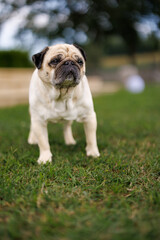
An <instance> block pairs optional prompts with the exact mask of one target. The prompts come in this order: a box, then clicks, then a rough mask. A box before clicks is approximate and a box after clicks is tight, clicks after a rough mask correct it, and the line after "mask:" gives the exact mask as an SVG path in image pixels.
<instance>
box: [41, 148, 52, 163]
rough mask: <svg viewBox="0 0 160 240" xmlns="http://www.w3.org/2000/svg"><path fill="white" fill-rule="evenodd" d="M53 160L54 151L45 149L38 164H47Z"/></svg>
mask: <svg viewBox="0 0 160 240" xmlns="http://www.w3.org/2000/svg"><path fill="white" fill-rule="evenodd" d="M51 161H52V153H51V152H50V151H44V152H43V153H41V155H40V156H39V158H38V161H37V162H38V164H45V163H47V162H51Z"/></svg>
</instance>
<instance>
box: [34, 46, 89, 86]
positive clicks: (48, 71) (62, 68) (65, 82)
mask: <svg viewBox="0 0 160 240" xmlns="http://www.w3.org/2000/svg"><path fill="white" fill-rule="evenodd" d="M32 59H33V61H34V63H35V65H36V67H37V68H38V69H39V71H38V74H39V77H40V78H41V80H42V81H44V82H47V83H51V84H52V85H53V86H55V88H57V89H60V88H69V87H74V86H76V85H77V84H78V83H79V82H80V80H81V79H82V77H83V76H84V74H85V60H86V58H85V53H84V51H83V50H82V49H81V48H79V47H77V46H74V45H69V44H58V45H55V46H51V47H47V48H45V49H44V50H43V51H42V52H40V53H38V54H35V55H34V56H33V58H32Z"/></svg>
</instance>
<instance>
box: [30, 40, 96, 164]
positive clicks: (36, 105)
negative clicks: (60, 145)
mask: <svg viewBox="0 0 160 240" xmlns="http://www.w3.org/2000/svg"><path fill="white" fill-rule="evenodd" d="M32 60H33V62H34V64H35V66H36V69H35V71H34V73H33V75H32V78H31V82H30V88H29V106H30V107H29V110H30V116H31V126H30V133H29V137H28V143H29V144H38V146H39V151H40V154H39V158H38V163H39V164H45V163H47V162H51V161H52V153H51V151H50V145H49V140H48V131H47V123H48V122H53V123H56V122H59V121H62V122H63V123H64V141H65V144H67V145H70V144H76V141H75V140H74V138H73V135H72V129H71V125H72V122H73V121H74V120H76V121H77V122H82V123H83V124H84V131H85V135H86V154H87V156H92V157H99V156H100V154H99V150H98V147H97V140H96V128H97V120H96V113H95V111H94V106H93V100H92V96H91V92H90V88H89V85H88V81H87V77H86V75H85V71H86V70H85V62H86V55H85V52H84V51H83V49H82V48H80V47H78V46H76V45H70V44H57V45H54V46H50V47H46V48H45V49H43V50H42V51H41V52H39V53H37V54H35V55H33V56H32Z"/></svg>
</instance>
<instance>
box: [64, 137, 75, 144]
mask: <svg viewBox="0 0 160 240" xmlns="http://www.w3.org/2000/svg"><path fill="white" fill-rule="evenodd" d="M65 144H66V145H75V144H76V141H75V140H74V138H72V139H67V140H65Z"/></svg>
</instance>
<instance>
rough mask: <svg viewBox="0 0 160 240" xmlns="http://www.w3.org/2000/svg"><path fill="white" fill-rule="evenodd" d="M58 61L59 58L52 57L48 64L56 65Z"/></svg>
mask: <svg viewBox="0 0 160 240" xmlns="http://www.w3.org/2000/svg"><path fill="white" fill-rule="evenodd" d="M59 62H60V59H59V58H54V59H53V60H52V61H51V62H50V63H49V65H56V64H58V63H59Z"/></svg>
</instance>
